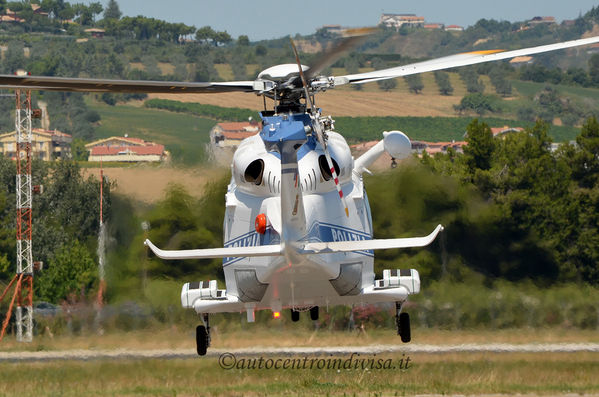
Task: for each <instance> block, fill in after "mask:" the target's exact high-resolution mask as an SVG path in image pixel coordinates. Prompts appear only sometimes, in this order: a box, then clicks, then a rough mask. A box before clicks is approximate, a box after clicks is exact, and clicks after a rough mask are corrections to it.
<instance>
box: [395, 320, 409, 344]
mask: <svg viewBox="0 0 599 397" xmlns="http://www.w3.org/2000/svg"><path fill="white" fill-rule="evenodd" d="M398 332H399V336H400V337H401V341H402V342H403V343H408V342H409V341H411V340H412V333H411V330H410V315H409V314H408V313H400V315H399V330H398Z"/></svg>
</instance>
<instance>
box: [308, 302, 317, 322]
mask: <svg viewBox="0 0 599 397" xmlns="http://www.w3.org/2000/svg"><path fill="white" fill-rule="evenodd" d="M310 318H311V319H312V321H316V320H318V306H314V307H313V308H311V309H310Z"/></svg>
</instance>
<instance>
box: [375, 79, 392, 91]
mask: <svg viewBox="0 0 599 397" xmlns="http://www.w3.org/2000/svg"><path fill="white" fill-rule="evenodd" d="M376 83H377V84H378V85H379V88H380V89H381V90H383V91H391V90H393V89H394V88H395V87H397V80H396V79H385V80H379V81H377V82H376Z"/></svg>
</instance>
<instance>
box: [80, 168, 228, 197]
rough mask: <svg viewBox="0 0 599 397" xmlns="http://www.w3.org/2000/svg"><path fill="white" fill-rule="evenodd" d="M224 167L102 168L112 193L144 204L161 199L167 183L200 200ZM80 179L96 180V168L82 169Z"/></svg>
mask: <svg viewBox="0 0 599 397" xmlns="http://www.w3.org/2000/svg"><path fill="white" fill-rule="evenodd" d="M225 171H226V169H225V168H208V167H205V166H204V167H193V168H175V167H169V166H163V167H153V166H147V165H146V166H144V165H138V166H131V167H123V168H104V175H105V176H106V177H108V179H109V180H110V181H112V182H115V183H116V187H115V188H114V189H113V192H115V193H118V194H123V195H125V196H128V197H131V198H133V199H135V200H137V201H142V202H145V203H148V204H152V203H155V202H156V201H158V200H160V199H162V198H163V197H164V191H165V189H166V188H167V187H168V185H170V184H179V185H182V186H185V189H186V190H187V192H188V193H189V194H191V195H192V196H194V197H201V196H202V194H203V193H204V186H205V185H206V183H207V182H210V181H214V180H217V179H219V178H220V177H222V175H224V173H225ZM81 172H82V174H83V176H84V177H87V176H89V175H93V176H94V177H96V178H98V179H99V178H100V169H99V168H82V170H81Z"/></svg>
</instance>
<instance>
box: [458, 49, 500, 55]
mask: <svg viewBox="0 0 599 397" xmlns="http://www.w3.org/2000/svg"><path fill="white" fill-rule="evenodd" d="M504 51H505V50H481V51H472V52H464V53H463V54H464V55H466V54H472V55H491V54H497V53H498V52H504Z"/></svg>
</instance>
